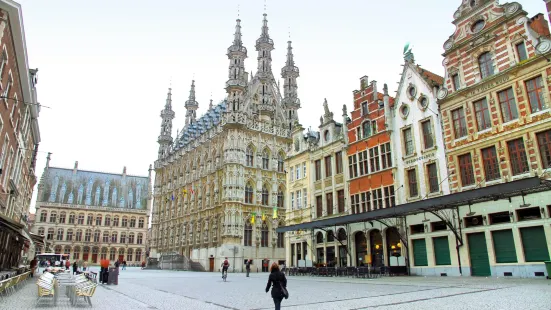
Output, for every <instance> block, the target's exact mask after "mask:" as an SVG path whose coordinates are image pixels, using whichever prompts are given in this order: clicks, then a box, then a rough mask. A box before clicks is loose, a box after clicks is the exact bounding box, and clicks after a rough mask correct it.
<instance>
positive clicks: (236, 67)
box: [226, 19, 248, 111]
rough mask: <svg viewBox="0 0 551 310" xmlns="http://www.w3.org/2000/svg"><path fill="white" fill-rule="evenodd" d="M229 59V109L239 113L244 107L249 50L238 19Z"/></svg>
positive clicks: (227, 88) (227, 87)
mask: <svg viewBox="0 0 551 310" xmlns="http://www.w3.org/2000/svg"><path fill="white" fill-rule="evenodd" d="M227 55H228V59H229V60H230V66H229V73H228V81H227V82H226V93H227V96H228V103H229V108H230V110H232V111H238V110H240V108H241V107H242V105H243V95H244V93H245V90H246V87H247V82H248V81H247V79H248V78H247V73H246V71H245V59H246V58H247V49H246V48H245V47H244V46H243V42H242V41H241V20H240V19H237V23H236V25H235V34H234V39H233V44H232V45H231V46H230V47H228V54H227Z"/></svg>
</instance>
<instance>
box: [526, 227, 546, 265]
mask: <svg viewBox="0 0 551 310" xmlns="http://www.w3.org/2000/svg"><path fill="white" fill-rule="evenodd" d="M520 235H521V238H522V248H523V250H524V258H525V259H526V261H527V262H543V261H548V260H549V250H548V249H547V241H546V240H545V232H544V231H543V226H536V227H526V228H521V229H520Z"/></svg>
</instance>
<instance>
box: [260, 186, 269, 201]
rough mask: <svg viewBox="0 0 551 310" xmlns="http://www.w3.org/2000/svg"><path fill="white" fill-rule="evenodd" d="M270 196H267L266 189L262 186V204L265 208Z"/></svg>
mask: <svg viewBox="0 0 551 310" xmlns="http://www.w3.org/2000/svg"><path fill="white" fill-rule="evenodd" d="M269 198H270V195H269V194H268V188H267V186H266V185H264V186H262V204H263V205H265V206H267V205H268V204H269V201H268V200H269Z"/></svg>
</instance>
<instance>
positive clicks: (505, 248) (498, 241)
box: [492, 229, 517, 264]
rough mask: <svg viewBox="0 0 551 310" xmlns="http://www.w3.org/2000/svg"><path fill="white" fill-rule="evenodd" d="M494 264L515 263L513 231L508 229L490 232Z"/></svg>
mask: <svg viewBox="0 0 551 310" xmlns="http://www.w3.org/2000/svg"><path fill="white" fill-rule="evenodd" d="M492 239H493V241H494V252H495V255H496V263H498V264H503V263H516V262H517V251H516V248H515V240H514V238H513V231H512V230H510V229H505V230H496V231H492Z"/></svg>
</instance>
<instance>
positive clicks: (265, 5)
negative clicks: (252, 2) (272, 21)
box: [264, 0, 266, 15]
mask: <svg viewBox="0 0 551 310" xmlns="http://www.w3.org/2000/svg"><path fill="white" fill-rule="evenodd" d="M264 15H266V0H264Z"/></svg>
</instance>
